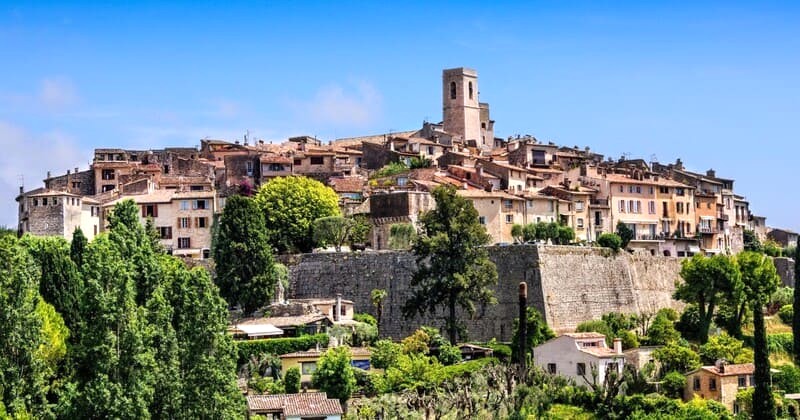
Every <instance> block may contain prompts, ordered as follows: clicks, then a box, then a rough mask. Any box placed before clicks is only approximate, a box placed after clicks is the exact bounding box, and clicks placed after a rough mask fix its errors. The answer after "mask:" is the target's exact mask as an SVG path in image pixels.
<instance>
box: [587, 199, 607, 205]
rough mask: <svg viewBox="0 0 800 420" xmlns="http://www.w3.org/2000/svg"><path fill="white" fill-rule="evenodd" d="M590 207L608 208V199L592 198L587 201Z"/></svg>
mask: <svg viewBox="0 0 800 420" xmlns="http://www.w3.org/2000/svg"><path fill="white" fill-rule="evenodd" d="M589 205H590V206H605V207H608V199H607V198H592V199H591V200H589Z"/></svg>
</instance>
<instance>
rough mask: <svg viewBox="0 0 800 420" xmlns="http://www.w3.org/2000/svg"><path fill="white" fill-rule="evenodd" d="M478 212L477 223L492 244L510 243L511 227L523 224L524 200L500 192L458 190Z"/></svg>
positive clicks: (511, 239) (511, 237)
mask: <svg viewBox="0 0 800 420" xmlns="http://www.w3.org/2000/svg"><path fill="white" fill-rule="evenodd" d="M457 194H458V195H460V196H462V197H464V198H466V199H467V200H469V201H470V202H472V205H473V206H474V207H475V209H476V210H477V211H478V222H479V223H480V224H481V225H483V227H484V228H486V232H487V233H488V234H489V236H491V237H492V243H512V242H514V238H513V236H511V227H512V226H514V225H515V224H522V223H524V219H525V218H524V214H525V199H523V198H521V197H517V196H514V195H511V194H508V193H505V192H502V191H483V190H475V189H472V190H470V189H467V190H458V191H457Z"/></svg>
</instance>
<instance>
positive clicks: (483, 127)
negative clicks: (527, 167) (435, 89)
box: [442, 67, 494, 147]
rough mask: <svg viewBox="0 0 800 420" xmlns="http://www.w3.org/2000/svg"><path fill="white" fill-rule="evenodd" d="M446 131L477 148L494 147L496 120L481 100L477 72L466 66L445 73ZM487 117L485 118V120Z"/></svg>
mask: <svg viewBox="0 0 800 420" xmlns="http://www.w3.org/2000/svg"><path fill="white" fill-rule="evenodd" d="M442 105H443V120H444V130H445V131H447V132H448V133H450V134H452V135H453V136H454V137H460V138H461V140H462V141H464V142H465V143H466V142H469V141H470V140H472V141H474V142H475V144H476V145H477V146H478V147H486V146H488V147H491V146H492V144H493V142H494V133H493V125H494V121H491V120H490V119H489V104H482V103H480V102H479V101H478V72H477V71H475V70H473V69H469V68H466V67H459V68H455V69H446V70H443V71H442ZM482 117H484V118H482Z"/></svg>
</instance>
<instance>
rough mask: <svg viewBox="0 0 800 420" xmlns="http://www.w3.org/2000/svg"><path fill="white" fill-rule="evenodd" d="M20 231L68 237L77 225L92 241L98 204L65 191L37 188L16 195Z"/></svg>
mask: <svg viewBox="0 0 800 420" xmlns="http://www.w3.org/2000/svg"><path fill="white" fill-rule="evenodd" d="M17 203H18V220H19V222H18V226H17V230H18V232H20V233H30V234H31V235H36V236H61V237H64V238H66V239H67V240H68V241H71V240H72V233H73V232H75V229H77V228H80V229H81V230H82V231H83V234H84V236H86V238H87V239H89V240H92V239H93V238H94V237H95V235H97V233H98V231H99V229H100V207H99V205H98V204H99V203H98V202H97V201H96V200H93V199H91V198H88V197H83V196H81V195H77V194H72V193H69V192H66V191H56V190H48V189H45V188H39V189H36V190H33V191H29V192H27V193H22V192H21V191H20V195H19V196H17Z"/></svg>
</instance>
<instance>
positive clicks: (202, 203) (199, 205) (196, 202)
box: [192, 200, 208, 210]
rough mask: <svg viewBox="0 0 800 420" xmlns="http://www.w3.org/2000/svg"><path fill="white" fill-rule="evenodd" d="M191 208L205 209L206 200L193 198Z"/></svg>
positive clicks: (206, 206)
mask: <svg viewBox="0 0 800 420" xmlns="http://www.w3.org/2000/svg"><path fill="white" fill-rule="evenodd" d="M192 208H193V209H195V210H206V209H208V200H194V204H192Z"/></svg>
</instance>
